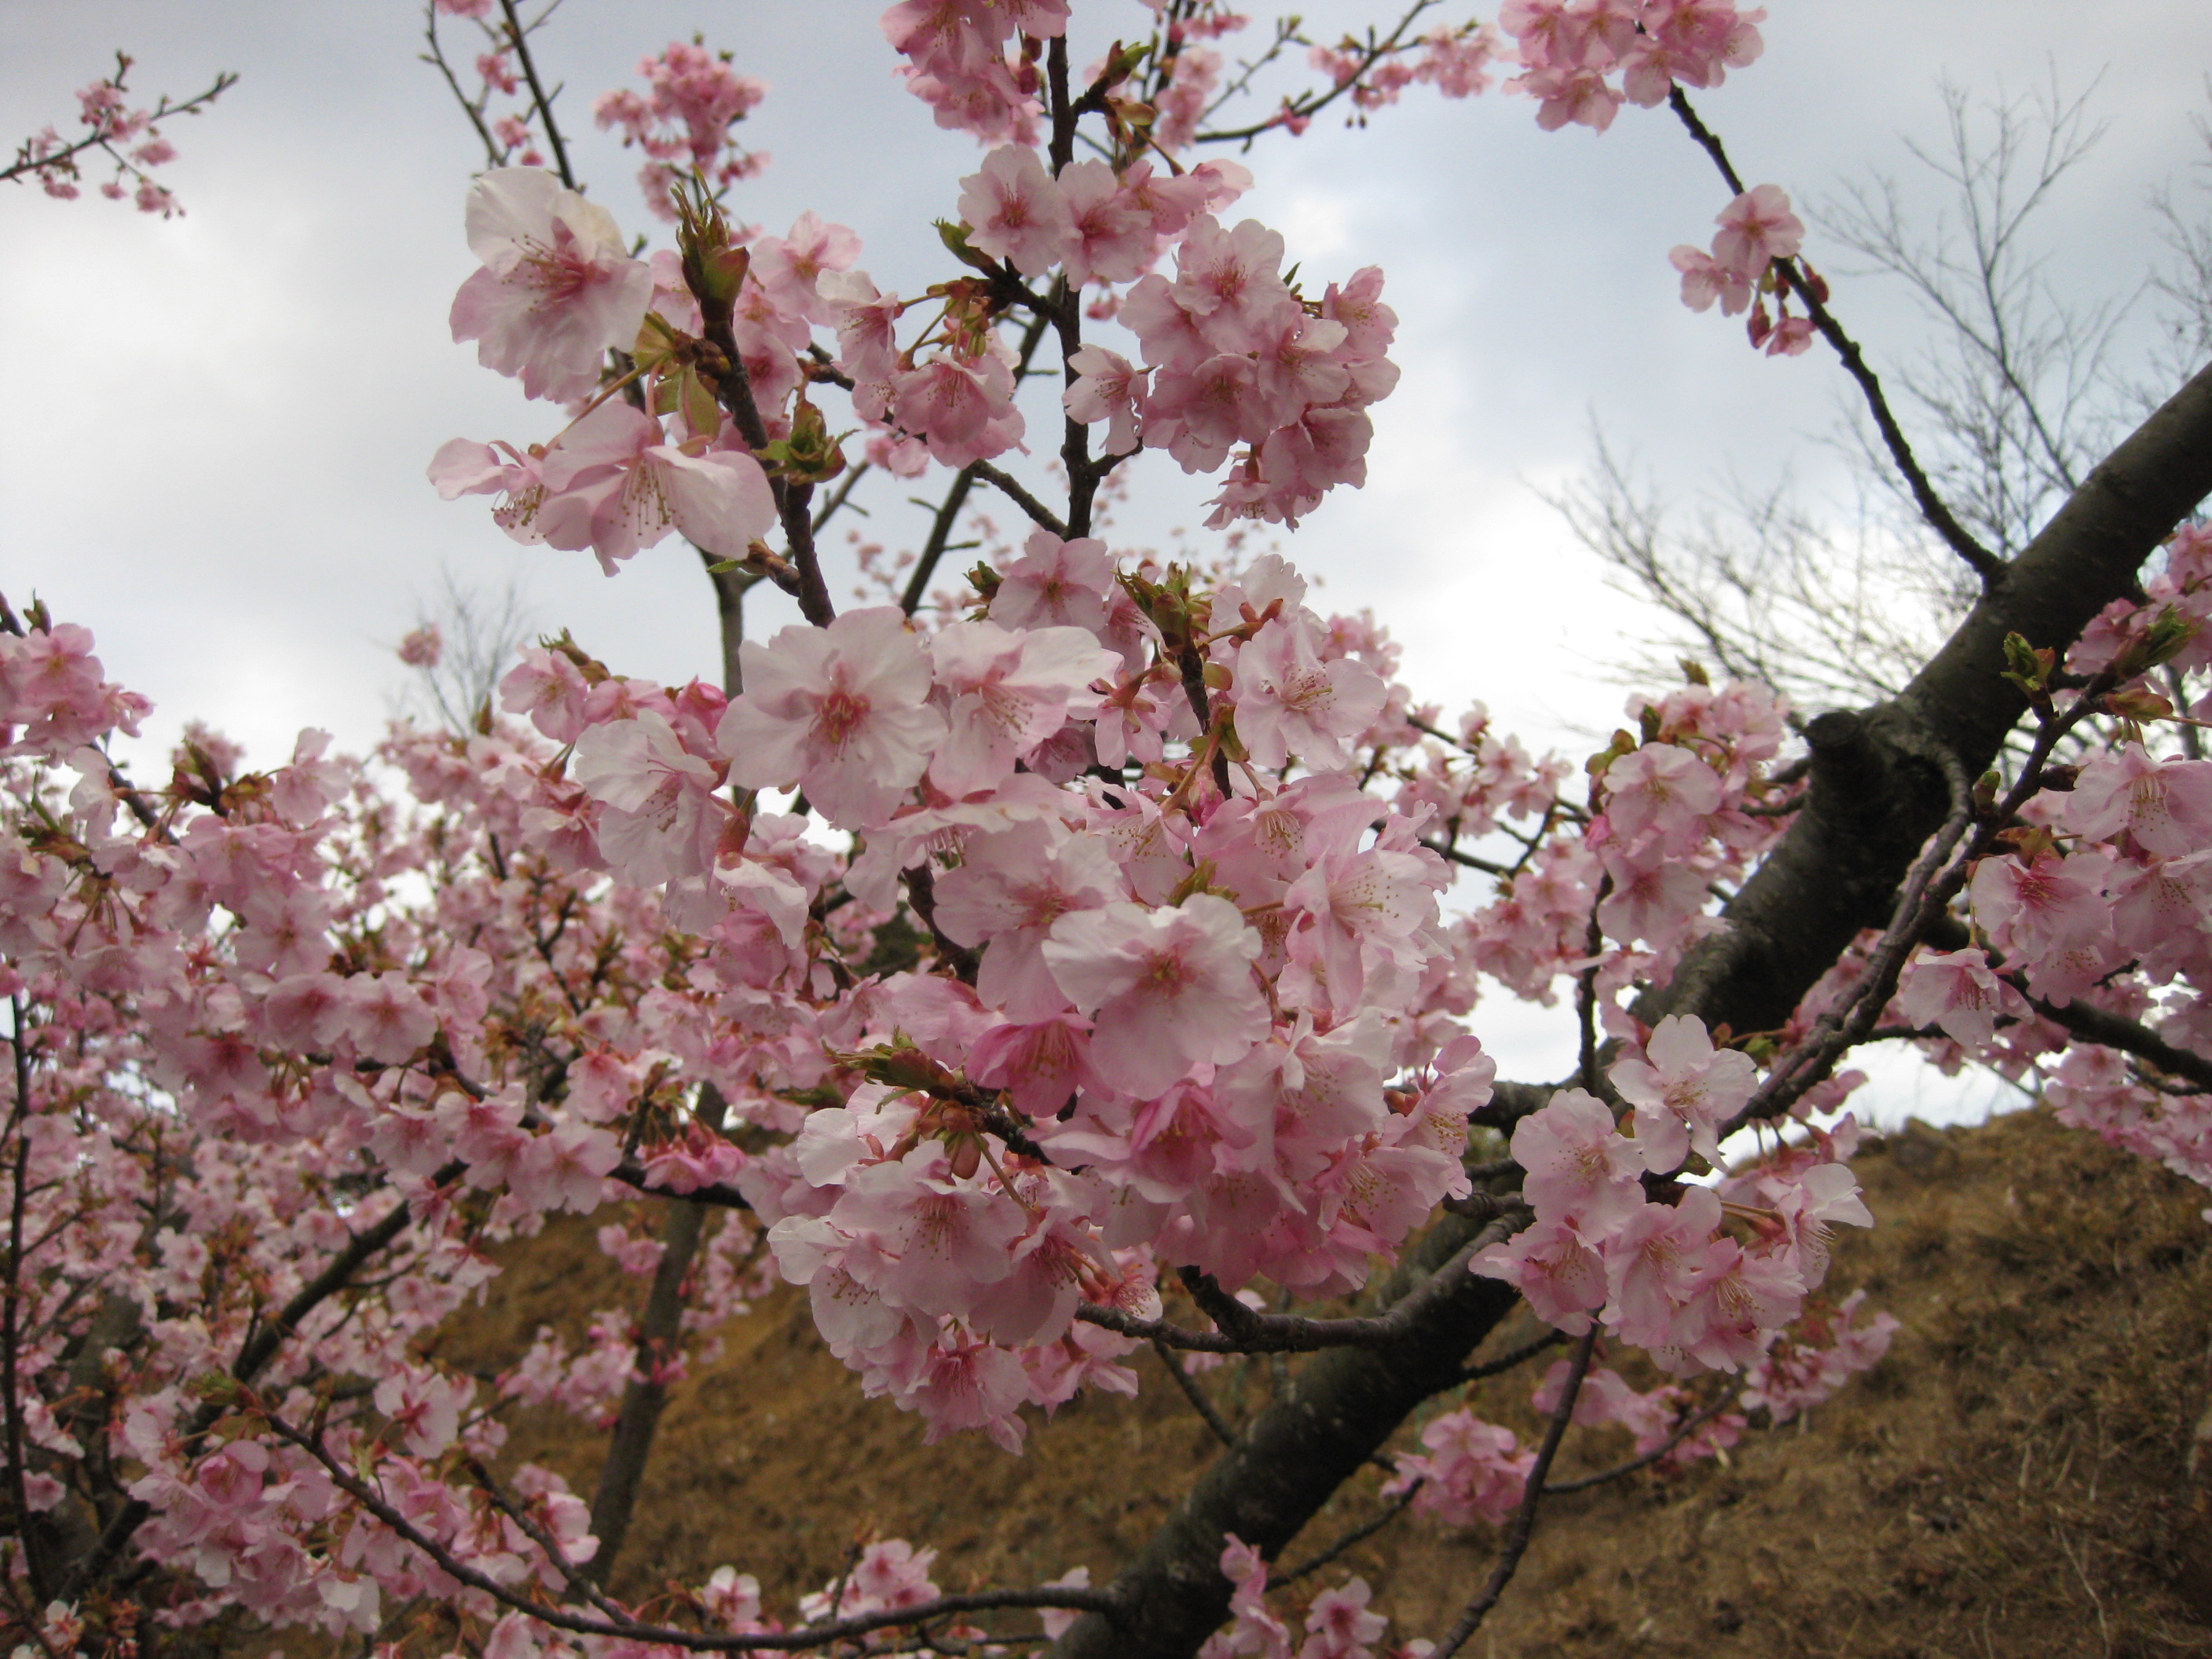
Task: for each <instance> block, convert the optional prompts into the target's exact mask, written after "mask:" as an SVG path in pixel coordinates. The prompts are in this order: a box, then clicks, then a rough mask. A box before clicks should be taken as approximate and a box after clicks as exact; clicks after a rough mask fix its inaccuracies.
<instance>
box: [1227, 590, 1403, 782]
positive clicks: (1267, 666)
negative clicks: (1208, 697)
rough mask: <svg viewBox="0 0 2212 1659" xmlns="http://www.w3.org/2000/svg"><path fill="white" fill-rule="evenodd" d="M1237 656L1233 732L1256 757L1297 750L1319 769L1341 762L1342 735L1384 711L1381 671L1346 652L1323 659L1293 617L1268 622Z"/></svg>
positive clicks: (1276, 759)
mask: <svg viewBox="0 0 2212 1659" xmlns="http://www.w3.org/2000/svg"><path fill="white" fill-rule="evenodd" d="M1236 660H1237V693H1236V701H1237V738H1238V739H1239V740H1240V741H1241V742H1242V743H1243V744H1244V747H1245V750H1246V752H1248V753H1249V755H1250V756H1251V757H1252V758H1253V761H1254V762H1255V763H1256V764H1258V765H1261V766H1266V767H1271V768H1272V767H1279V766H1281V765H1283V764H1284V763H1285V761H1287V760H1288V759H1289V757H1291V755H1293V754H1295V755H1297V757H1299V758H1300V759H1301V760H1303V761H1304V763H1305V764H1307V765H1308V766H1310V767H1314V768H1316V769H1328V768H1330V767H1335V766H1341V765H1343V764H1344V763H1346V759H1347V757H1348V755H1349V752H1350V751H1349V748H1348V745H1347V739H1349V738H1355V737H1357V736H1358V734H1359V733H1360V732H1364V731H1365V730H1366V729H1367V726H1368V723H1369V722H1370V721H1371V720H1373V719H1374V718H1375V716H1376V714H1380V713H1381V712H1382V709H1383V679H1382V677H1381V676H1380V675H1378V674H1377V673H1376V671H1374V670H1373V669H1371V668H1370V667H1368V666H1367V665H1365V664H1364V663H1361V662H1357V661H1354V660H1353V659H1351V658H1349V657H1340V658H1338V659H1336V660H1335V661H1334V662H1326V663H1325V662H1323V661H1322V659H1321V657H1320V654H1319V653H1318V652H1317V651H1316V649H1315V641H1314V639H1313V635H1312V633H1311V631H1310V629H1307V628H1306V627H1305V626H1304V624H1303V623H1300V622H1298V621H1297V619H1296V618H1291V619H1288V620H1285V619H1284V618H1280V617H1278V618H1277V619H1276V620H1275V621H1273V622H1271V623H1268V624H1267V626H1266V627H1264V628H1262V629H1260V631H1259V632H1258V633H1257V634H1255V635H1254V636H1253V637H1252V640H1251V641H1250V642H1249V644H1247V645H1245V646H1244V647H1243V648H1242V649H1240V650H1239V651H1238V652H1237V659H1236Z"/></svg>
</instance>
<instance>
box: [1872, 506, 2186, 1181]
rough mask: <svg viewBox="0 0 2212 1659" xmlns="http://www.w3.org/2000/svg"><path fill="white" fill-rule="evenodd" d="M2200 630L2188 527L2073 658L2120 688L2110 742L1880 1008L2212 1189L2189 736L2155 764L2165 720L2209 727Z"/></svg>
mask: <svg viewBox="0 0 2212 1659" xmlns="http://www.w3.org/2000/svg"><path fill="white" fill-rule="evenodd" d="M2208 623H2212V529H2208V528H2207V527H2206V526H2202V525H2192V526H2185V527H2184V528H2183V529H2182V530H2181V531H2180V532H2179V533H2178V534H2177V535H2176V536H2175V537H2174V538H2173V539H2172V542H2171V543H2169V544H2168V546H2167V552H2166V563H2165V568H2163V569H2162V570H2160V572H2159V573H2158V574H2156V575H2154V576H2153V577H2151V578H2150V580H2148V582H2147V583H2146V584H2145V596H2144V598H2143V599H2142V600H2141V601H2132V600H2130V601H2119V602H2116V603H2115V604H2114V605H2112V606H2110V607H2108V608H2107V610H2106V611H2105V613H2104V614H2103V615H2102V616H2100V617H2099V618H2098V619H2097V620H2096V621H2095V622H2093V623H2091V624H2090V626H2089V628H2088V629H2087V630H2085V631H2084V633H2083V635H2082V637H2081V641H2080V642H2079V643H2078V644H2077V645H2075V647H2074V649H2073V651H2072V653H2070V655H2069V666H2071V667H2072V668H2073V669H2074V670H2075V671H2076V672H2077V673H2081V674H2084V675H2088V674H2094V673H2097V672H2100V671H2106V672H2108V673H2111V674H2112V675H2115V676H2124V678H2122V682H2121V684H2119V686H2118V688H2117V689H2116V690H2115V691H2114V693H2113V694H2112V696H2111V698H2110V699H2109V700H2108V701H2109V702H2111V703H2112V704H2113V705H2114V706H2115V707H2116V708H2117V709H2118V711H2119V712H2120V713H2121V714H2122V715H2123V719H2122V720H2121V721H2120V722H2119V724H2118V729H2117V730H2116V731H2115V732H2114V733H2113V735H2112V740H2111V741H2110V742H2109V743H2107V744H2104V745H2102V746H2100V747H2096V748H2093V749H2091V750H2088V751H2087V753H2086V754H2085V755H2084V756H2083V757H2081V760H2080V761H2079V762H2078V763H2075V764H2072V765H2069V766H2067V767H2064V768H2063V769H2054V771H2053V772H2052V774H2051V775H2050V776H2049V777H2048V778H2047V779H2046V781H2045V787H2044V790H2043V792H2042V793H2039V795H2037V796H2036V797H2035V799H2033V800H2032V801H2031V802H2030V803H2029V804H2028V805H2027V807H2026V809H2025V810H2024V811H2023V812H2022V814H2021V817H2022V819H2023V820H2024V822H2023V823H2021V825H2019V826H2017V827H2016V828H2015V829H2012V830H2011V831H2009V832H2008V836H2007V841H2008V845H2006V846H2005V847H2004V848H2002V850H2001V851H1997V852H1995V853H1994V854H1992V855H1991V856H1989V857H1986V858H1984V859H1983V860H1981V862H1980V863H1979V864H1978V866H1976V867H1975V868H1974V871H1973V873H1972V879H1971V880H1970V881H1969V882H1968V884H1967V885H1966V906H1967V910H1968V914H1969V916H1970V918H1971V921H1972V936H1971V942H1970V943H1967V944H1966V945H1964V946H1963V947H1961V948H1957V949H1951V950H1941V949H1936V948H1925V949H1923V950H1922V951H1920V952H1918V953H1917V955H1916V956H1915V957H1914V958H1913V960H1912V961H1911V963H1910V964H1909V965H1908V966H1907V967H1906V969H1905V973H1904V975H1903V978H1902V981H1901V983H1900V985H1899V990H1898V993H1897V995H1896V998H1895V1000H1894V1002H1893V1013H1894V1015H1895V1017H1896V1018H1897V1019H1898V1020H1899V1023H1900V1024H1905V1025H1906V1026H1909V1027H1911V1028H1914V1029H1917V1030H1922V1031H1925V1032H1928V1033H1929V1035H1930V1037H1931V1039H1932V1041H1931V1045H1930V1046H1931V1047H1933V1048H1936V1051H1937V1053H1938V1055H1939V1058H1942V1059H1944V1060H1947V1061H1948V1062H1949V1063H1954V1064H1955V1063H1956V1062H1957V1060H1959V1059H1960V1058H1962V1057H1966V1056H1972V1057H1974V1058H1978V1059H1979V1060H1982V1061H1983V1062H1984V1063H1985V1064H1988V1065H1990V1066H1994V1067H1995V1068H1996V1069H1997V1070H1998V1071H2000V1072H2002V1073H2004V1074H2005V1075H2008V1076H2011V1077H2016V1078H2017V1077H2023V1076H2025V1075H2027V1073H2028V1072H2029V1071H2030V1070H2031V1069H2033V1070H2036V1071H2039V1072H2041V1073H2042V1075H2043V1076H2044V1078H2045V1079H2046V1080H2045V1083H2044V1085H2043V1092H2044V1096H2045V1099H2047V1100H2048V1101H2050V1102H2051V1104H2052V1105H2053V1106H2054V1107H2056V1108H2057V1112H2058V1115H2059V1117H2060V1119H2061V1120H2062V1121H2066V1122H2069V1123H2074V1124H2077V1125H2079V1126H2081V1127H2084V1128H2088V1129H2092V1130H2094V1131H2095V1132H2096V1133H2099V1134H2100V1135H2102V1136H2103V1137H2104V1138H2105V1139H2108V1140H2110V1141H2112V1142H2113V1143H2114V1144H2115V1145H2118V1146H2124V1147H2127V1148H2129V1149H2130V1150H2131V1151H2134V1152H2140V1153H2142V1155H2144V1156H2145V1157H2148V1158H2156V1159H2158V1160H2159V1161H2160V1162H2162V1163H2164V1164H2166V1166H2167V1167H2168V1168H2170V1169H2172V1170H2174V1171H2175V1172H2176V1173H2177V1174H2179V1175H2182V1176H2186V1177H2187V1178H2189V1179H2190V1180H2192V1181H2195V1182H2199V1183H2201V1184H2203V1185H2205V1186H2208V1187H2212V1065H2208V1064H2207V1063H2206V1062H2205V1060H2203V1056H2204V1055H2206V1054H2208V1053H2212V761H2205V760H2203V759H2198V758H2195V754H2196V752H2197V751H2196V750H2194V749H2193V748H2192V747H2191V746H2190V745H2189V744H2187V743H2186V742H2185V741H2184V742H2182V743H2180V744H2177V745H2175V746H2174V747H2173V748H2172V749H2170V750H2168V752H2166V753H2163V754H2160V753H2157V752H2154V750H2156V749H2157V748H2158V747H2160V745H2159V744H2158V740H2157V738H2156V735H2155V734H2156V732H2157V731H2158V728H2159V726H2160V724H2162V723H2164V722H2166V721H2168V720H2175V721H2203V720H2207V719H2212V692H2207V691H2203V690H2199V691H2198V692H2197V695H2196V696H2195V698H2194V701H2191V700H2190V698H2189V696H2188V688H2189V687H2190V686H2191V683H2192V681H2194V682H2195V684H2197V685H2198V686H2200V687H2201V685H2202V680H2201V678H2198V677H2201V676H2202V675H2203V673H2204V672H2205V671H2206V670H2207V669H2212V628H2208V626H2207V624H2208ZM2161 658H2162V659H2164V660H2163V661H2162V662H2161V661H2160V660H2158V659H2161ZM2130 667H2134V668H2136V672H2134V673H2128V672H2127V671H2128V670H2129V669H2130ZM2169 674H2170V675H2171V676H2172V678H2171V679H2169V678H2166V677H2167V675H2169ZM2177 691H2178V692H2179V696H2177V695H2175V694H2176V693H2177ZM2191 729H2192V728H2191V727H2190V726H2181V727H2180V730H2181V731H2183V732H2188V731H2190V730H2191ZM2073 1011H2081V1012H2087V1013H2089V1014H2090V1015H2091V1016H2092V1017H2094V1016H2096V1015H2099V1014H2101V1015H2104V1016H2106V1017H2108V1018H2112V1019H2115V1020H2117V1021H2118V1022H2120V1023H2121V1024H2123V1026H2124V1027H2135V1028H2137V1029H2139V1030H2140V1031H2141V1033H2142V1036H2143V1037H2145V1038H2148V1040H2149V1043H2150V1044H2151V1045H2154V1046H2148V1047H2146V1046H2145V1045H2144V1044H2143V1043H2142V1042H2137V1044H2136V1051H2135V1052H2133V1053H2130V1050H2128V1049H2125V1048H2113V1047H2093V1046H2087V1045H2082V1044H2079V1043H2077V1042H2075V1037H2076V1036H2080V1035H2088V1036H2091V1037H2093V1038H2094V1037H2095V1036H2096V1035H2097V1031H2096V1030H2094V1029H2093V1030H2089V1031H2087V1032H2086V1033H2085V1032H2081V1031H2080V1030H2077V1029H2076V1028H2075V1027H2074V1026H2071V1025H2069V1024H2068V1023H2067V1022H2068V1018H2069V1012H2073ZM1937 1034H1940V1036H1938V1035H1937ZM2045 1061H2051V1062H2055V1063H2051V1064H2049V1065H2048V1066H2047V1069H2046V1067H2045V1064H2044V1062H2045Z"/></svg>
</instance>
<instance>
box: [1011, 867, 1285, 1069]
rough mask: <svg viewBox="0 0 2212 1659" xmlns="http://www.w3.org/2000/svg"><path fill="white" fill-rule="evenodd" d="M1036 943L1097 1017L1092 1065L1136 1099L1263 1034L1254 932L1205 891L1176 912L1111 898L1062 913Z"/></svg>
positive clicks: (1063, 983)
mask: <svg viewBox="0 0 2212 1659" xmlns="http://www.w3.org/2000/svg"><path fill="white" fill-rule="evenodd" d="M1042 950H1043V956H1044V959H1045V963H1046V965H1047V966H1048V968H1049V969H1051V970H1052V976H1053V978H1054V980H1055V981H1057V982H1058V983H1059V985H1060V989H1061V990H1062V991H1063V992H1065V993H1066V995H1067V998H1068V1000H1069V1001H1071V1002H1073V1004H1074V1005H1075V1006H1077V1007H1078V1008H1079V1009H1081V1010H1083V1011H1084V1012H1086V1013H1091V1014H1092V1016H1093V1018H1094V1020H1095V1025H1094V1029H1093V1032H1092V1036H1091V1055H1092V1062H1091V1063H1092V1065H1093V1066H1094V1067H1095V1068H1096V1069H1097V1072H1098V1073H1099V1074H1100V1075H1101V1076H1103V1077H1105V1078H1107V1079H1110V1080H1111V1082H1112V1084H1113V1085H1114V1086H1115V1088H1116V1089H1117V1090H1119V1091H1122V1092H1124V1093H1127V1094H1129V1095H1132V1096H1134V1097H1138V1098H1139V1099H1152V1098H1155V1097H1158V1096H1160V1095H1163V1094H1164V1093H1165V1092H1166V1091H1168V1089H1169V1088H1170V1086H1171V1085H1173V1084H1174V1083H1175V1081H1176V1079H1177V1078H1179V1077H1181V1076H1182V1074H1183V1073H1185V1072H1187V1071H1188V1070H1189V1068H1190V1067H1191V1066H1196V1065H1203V1064H1211V1065H1215V1066H1225V1065H1227V1064H1228V1063H1230V1062H1231V1060H1237V1059H1240V1058H1242V1057H1243V1054H1244V1053H1245V1051H1246V1050H1248V1049H1249V1048H1251V1047H1252V1045H1253V1044H1254V1043H1255V1042H1258V1041H1259V1040H1260V1038H1261V1036H1263V1035H1265V1033H1266V1031H1267V1004H1266V1002H1265V1001H1264V1000H1262V998H1261V994H1260V987H1258V985H1256V984H1255V982H1254V981H1253V978H1252V971H1251V965H1252V963H1253V961H1254V959H1255V957H1258V955H1259V954H1260V938H1259V935H1258V934H1257V933H1254V932H1253V931H1252V929H1251V928H1250V927H1247V926H1246V925H1245V922H1244V919H1243V916H1241V915H1238V914H1237V907H1236V906H1235V905H1233V904H1231V903H1230V902H1227V901H1226V900H1225V899H1219V898H1216V897H1214V896H1212V894H1210V893H1199V894H1195V895H1194V896H1192V897H1190V898H1188V899H1186V900H1185V901H1184V902H1183V903H1182V906H1181V907H1180V908H1176V909H1172V910H1149V909H1146V908H1144V907H1143V906H1141V905H1137V904H1127V903H1115V904H1109V905H1107V906H1105V907H1103V908H1100V909H1096V910H1083V911H1078V912H1076V913H1074V914H1072V915H1063V916H1061V917H1060V920H1059V921H1055V922H1054V924H1053V926H1052V930H1051V932H1050V933H1048V934H1047V935H1046V938H1045V941H1044V945H1043V947H1042Z"/></svg>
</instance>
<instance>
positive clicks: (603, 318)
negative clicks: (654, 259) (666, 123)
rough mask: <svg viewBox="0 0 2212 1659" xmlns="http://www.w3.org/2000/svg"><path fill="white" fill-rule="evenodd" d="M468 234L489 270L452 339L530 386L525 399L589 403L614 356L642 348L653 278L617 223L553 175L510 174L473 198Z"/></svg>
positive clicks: (516, 170) (461, 307)
mask: <svg viewBox="0 0 2212 1659" xmlns="http://www.w3.org/2000/svg"><path fill="white" fill-rule="evenodd" d="M468 234H469V246H470V248H471V251H472V252H474V253H475V254H476V256H477V258H478V259H480V260H482V261H483V270H479V271H478V272H477V274H476V275H475V276H471V277H470V278H469V279H468V281H467V282H465V283H462V284H461V290H460V292H459V294H458V295H455V296H454V300H453V338H454V339H456V340H475V341H477V358H478V359H479V361H481V362H483V365H484V367H485V368H492V369H496V370H498V371H499V373H501V374H518V375H520V376H521V379H522V391H523V395H524V396H526V397H530V398H553V399H555V400H556V401H558V400H560V399H563V398H580V397H583V396H585V395H586V394H587V393H589V392H591V391H592V389H593V388H594V387H596V386H598V385H599V370H600V368H601V367H602V365H603V363H604V362H605V356H606V353H607V351H608V349H609V348H611V347H612V348H619V349H625V350H627V349H629V346H630V344H631V343H633V342H634V341H635V339H636V337H637V331H638V326H639V325H640V324H641V323H642V322H643V321H644V320H645V308H646V306H647V302H648V301H650V300H651V298H652V295H653V272H652V271H651V270H650V269H649V268H648V267H647V266H646V265H645V264H642V263H641V262H640V261H638V260H635V259H633V258H630V257H629V252H628V249H627V246H626V245H625V243H624V242H623V236H622V233H621V231H619V230H618V229H617V228H616V227H615V222H614V221H613V219H612V218H611V217H610V216H608V214H607V212H606V210H605V209H604V208H601V207H599V206H597V205H595V204H592V203H590V202H587V201H586V200H585V199H584V198H583V197H580V196H579V195H577V194H576V193H575V191H571V190H564V189H562V187H561V183H560V181H559V180H558V179H556V178H555V177H554V176H553V175H552V174H551V173H547V172H544V170H542V169H540V168H537V167H502V168H499V169H497V170H495V171H494V172H491V173H485V174H484V175H483V177H482V178H480V179H477V181H476V184H475V185H473V186H472V187H471V189H470V191H469V204H468Z"/></svg>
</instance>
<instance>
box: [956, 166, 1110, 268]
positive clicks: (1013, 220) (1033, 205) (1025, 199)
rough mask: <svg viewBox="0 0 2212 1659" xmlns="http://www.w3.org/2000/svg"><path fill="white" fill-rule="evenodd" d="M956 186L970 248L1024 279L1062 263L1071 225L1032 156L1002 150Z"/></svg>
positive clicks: (1059, 197) (1059, 198) (1062, 203)
mask: <svg viewBox="0 0 2212 1659" xmlns="http://www.w3.org/2000/svg"><path fill="white" fill-rule="evenodd" d="M1101 165H1103V164H1101ZM960 184H961V191H960V216H961V217H962V218H963V220H965V221H966V222H967V223H968V227H969V231H968V240H969V245H970V246H974V247H975V248H976V249H978V250H980V251H981V252H985V253H987V254H990V255H991V256H993V257H994V258H1000V259H1004V260H1006V262H1007V263H1008V264H1011V265H1012V266H1013V268H1014V269H1015V270H1018V271H1020V272H1021V273H1022V275H1023V276H1043V275H1044V273H1045V272H1047V271H1048V270H1051V269H1052V268H1053V267H1054V265H1056V264H1059V263H1060V256H1061V253H1062V252H1064V251H1065V249H1066V246H1067V244H1068V243H1069V242H1070V241H1071V240H1073V238H1074V234H1075V222H1074V218H1073V215H1071V214H1070V213H1069V211H1068V207H1067V201H1066V197H1063V196H1062V195H1061V194H1060V186H1059V185H1057V184H1055V183H1054V181H1053V179H1052V177H1051V175H1050V174H1048V173H1046V172H1045V170H1044V163H1042V161H1038V160H1037V154H1036V151H1035V150H1033V149H1029V148H1028V147H1027V146H1026V145H1020V144H1002V145H1000V147H999V148H998V149H994V150H993V151H992V152H991V153H990V154H989V155H986V156H985V157H984V158H983V168H982V171H981V172H980V173H970V174H969V176H968V177H967V178H965V179H962V180H961V181H960ZM1131 274H1132V275H1134V274H1135V273H1134V272H1132V273H1131Z"/></svg>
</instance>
